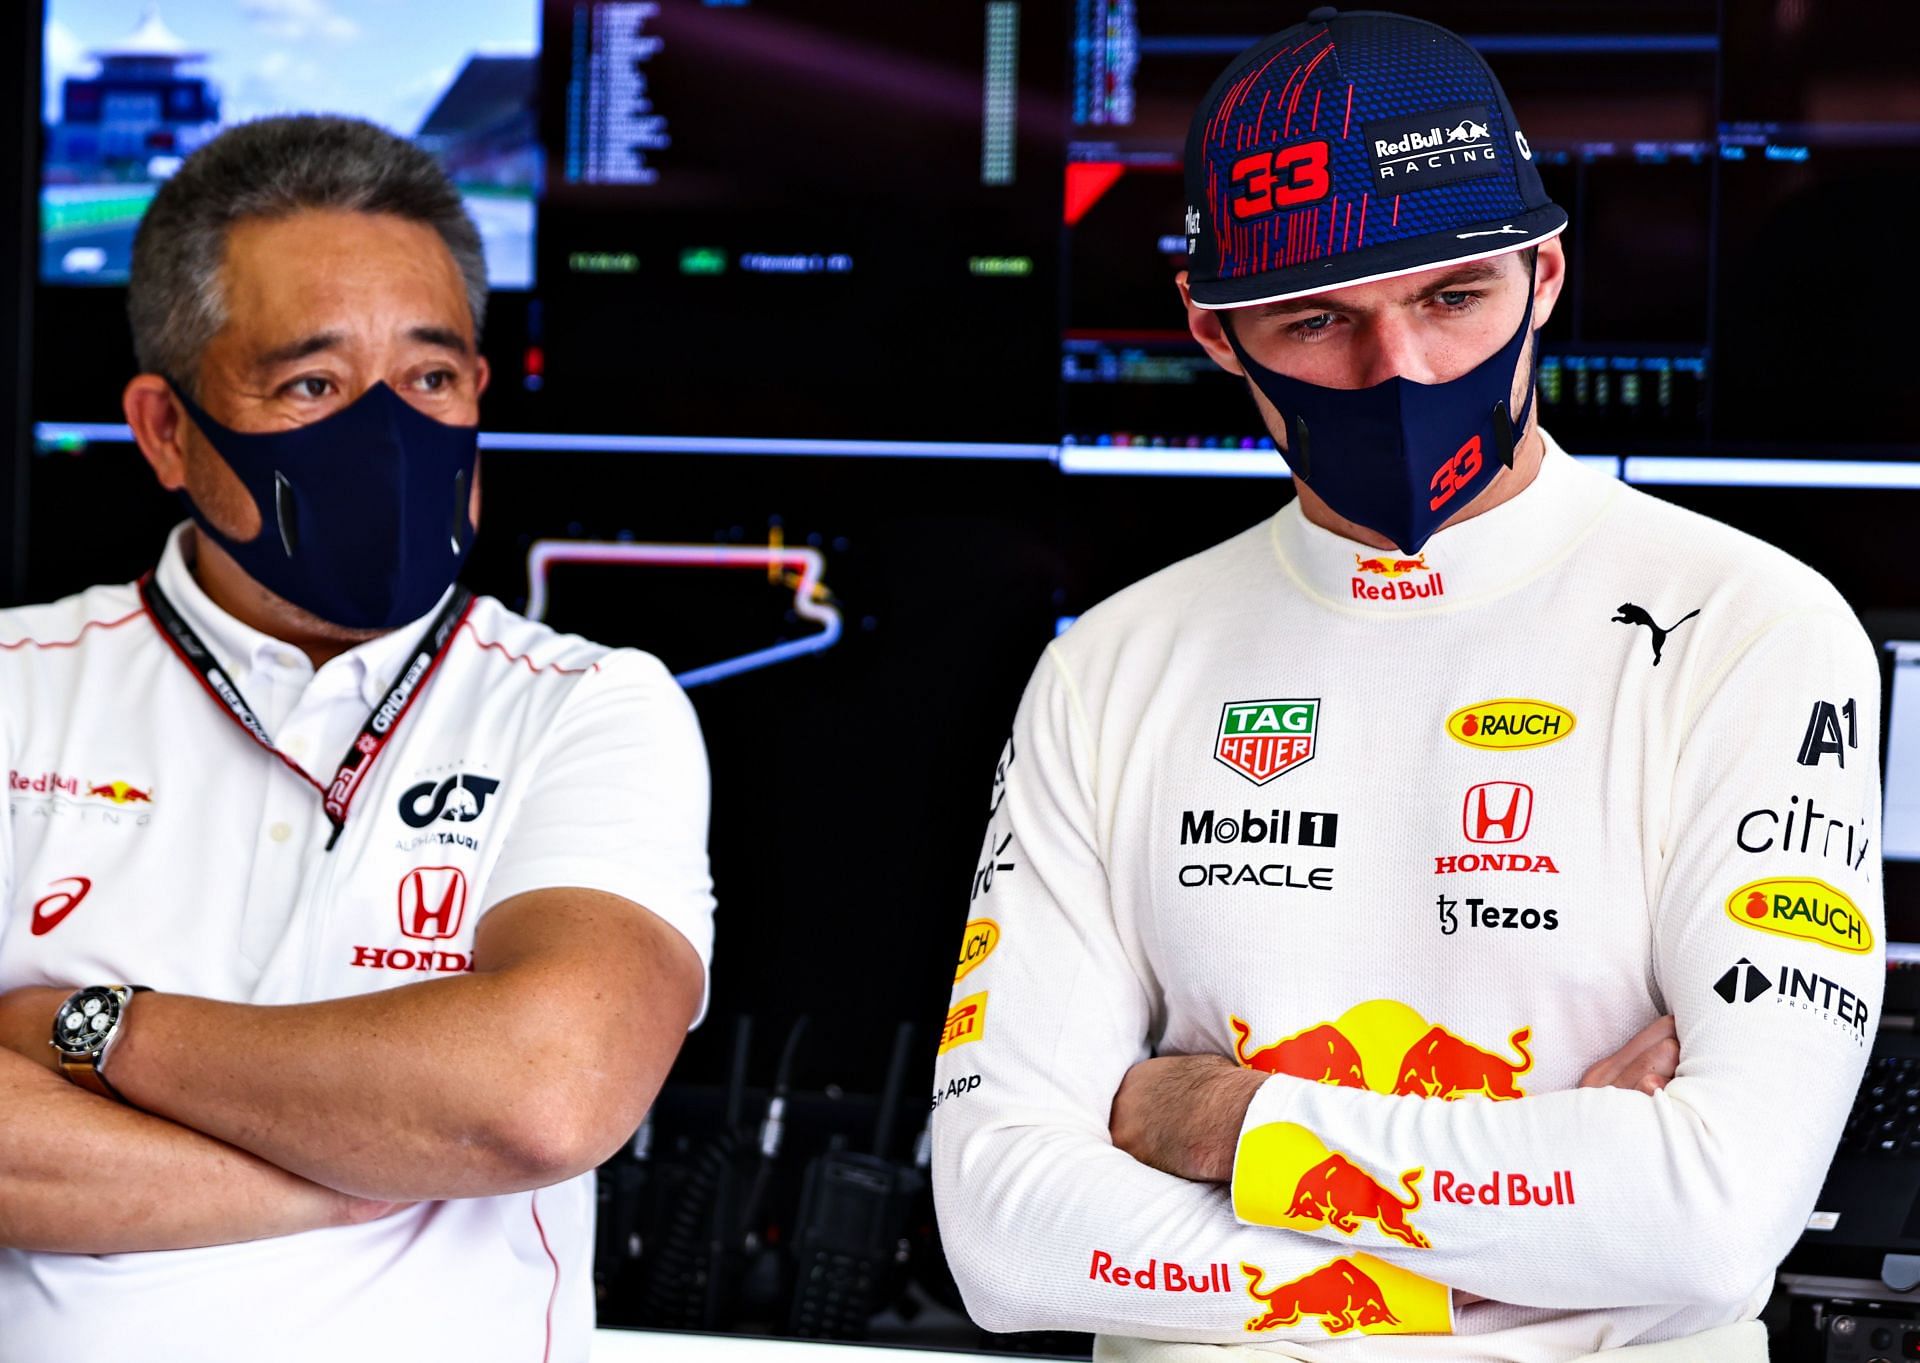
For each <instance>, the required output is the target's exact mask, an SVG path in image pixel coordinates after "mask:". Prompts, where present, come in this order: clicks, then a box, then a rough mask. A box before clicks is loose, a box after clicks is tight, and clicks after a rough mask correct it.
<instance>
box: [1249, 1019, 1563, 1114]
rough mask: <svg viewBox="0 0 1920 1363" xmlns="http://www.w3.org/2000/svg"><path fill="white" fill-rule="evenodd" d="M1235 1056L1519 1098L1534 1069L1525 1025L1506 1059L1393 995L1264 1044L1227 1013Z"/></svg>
mask: <svg viewBox="0 0 1920 1363" xmlns="http://www.w3.org/2000/svg"><path fill="white" fill-rule="evenodd" d="M1227 1025H1228V1026H1229V1027H1231V1028H1232V1029H1233V1038H1234V1040H1233V1054H1234V1058H1235V1059H1236V1060H1238V1061H1239V1062H1240V1063H1241V1064H1242V1065H1245V1066H1246V1067H1247V1068H1249V1069H1255V1070H1264V1071H1266V1072H1267V1073H1269V1074H1290V1075H1293V1076H1294V1077H1295V1078H1298V1079H1308V1080H1312V1081H1313V1082H1314V1083H1319V1084H1337V1085H1339V1086H1341V1087H1343V1088H1364V1089H1372V1090H1373V1091H1374V1092H1375V1093H1386V1094H1393V1095H1406V1094H1414V1095H1418V1096H1419V1097H1422V1098H1459V1097H1462V1096H1464V1095H1467V1094H1475V1093H1477V1094H1480V1095H1482V1096H1484V1097H1487V1098H1524V1097H1526V1096H1527V1093H1526V1090H1525V1089H1523V1088H1521V1087H1520V1084H1519V1082H1518V1081H1519V1079H1520V1076H1522V1075H1523V1074H1525V1073H1527V1071H1529V1070H1531V1069H1532V1068H1533V1054H1532V1052H1531V1051H1529V1050H1528V1049H1527V1043H1528V1041H1529V1040H1530V1039H1531V1037H1532V1035H1533V1029H1532V1028H1531V1027H1519V1028H1516V1029H1515V1030H1514V1031H1513V1032H1512V1033H1511V1034H1510V1035H1509V1036H1508V1037H1507V1046H1508V1048H1509V1049H1510V1050H1512V1052H1513V1053H1514V1054H1515V1055H1516V1056H1518V1057H1519V1058H1518V1059H1517V1060H1510V1059H1508V1058H1507V1057H1506V1056H1504V1055H1501V1054H1500V1053H1499V1052H1497V1051H1491V1050H1485V1049H1482V1048H1481V1047H1479V1046H1476V1045H1475V1044H1473V1043H1472V1042H1471V1041H1468V1040H1466V1039H1465V1038H1464V1037H1462V1036H1460V1035H1459V1034H1458V1033H1456V1032H1453V1031H1451V1030H1449V1029H1448V1028H1446V1027H1443V1026H1441V1025H1439V1024H1438V1023H1429V1022H1428V1021H1427V1020H1426V1019H1425V1018H1423V1017H1421V1016H1420V1014H1419V1013H1417V1012H1415V1011H1414V1010H1413V1009H1412V1008H1409V1007H1408V1006H1407V1005H1406V1004H1404V1003H1401V1002H1399V1001H1398V1000H1395V999H1371V1000H1369V1001H1368V1002H1366V1003H1358V1004H1355V1005H1354V1006H1353V1007H1351V1008H1349V1009H1348V1010H1347V1011H1346V1012H1345V1013H1342V1014H1341V1015H1340V1016H1339V1018H1337V1019H1335V1020H1334V1021H1332V1022H1321V1023H1317V1024H1315V1025H1314V1026H1312V1027H1308V1028H1306V1029H1305V1030H1304V1031H1300V1032H1296V1033H1295V1034H1294V1035H1292V1036H1289V1037H1283V1038H1282V1039H1280V1040H1279V1041H1276V1042H1274V1043H1273V1044H1272V1045H1269V1046H1262V1047H1260V1048H1258V1049H1250V1048H1249V1042H1251V1041H1252V1039H1253V1029H1252V1028H1251V1027H1250V1026H1249V1025H1248V1024H1247V1023H1246V1022H1244V1021H1243V1020H1241V1019H1240V1018H1238V1017H1229V1018H1228V1019H1227Z"/></svg>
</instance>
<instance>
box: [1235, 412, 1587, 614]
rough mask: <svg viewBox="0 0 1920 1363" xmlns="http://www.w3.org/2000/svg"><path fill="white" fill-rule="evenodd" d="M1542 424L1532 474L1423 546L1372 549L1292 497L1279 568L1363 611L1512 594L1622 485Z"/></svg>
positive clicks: (1559, 553)
mask: <svg viewBox="0 0 1920 1363" xmlns="http://www.w3.org/2000/svg"><path fill="white" fill-rule="evenodd" d="M1538 429H1539V430H1540V437H1541V440H1542V442H1543V443H1544V444H1545V446H1546V452H1545V454H1544V456H1543V457H1542V459H1541V461H1540V471H1539V473H1538V474H1537V475H1536V476H1535V477H1534V480H1533V482H1531V483H1529V484H1528V485H1527V486H1526V487H1525V488H1524V489H1522V490H1521V492H1520V493H1519V494H1518V495H1517V496H1515V497H1513V498H1511V499H1509V500H1507V501H1505V502H1502V503H1501V504H1500V505H1499V506H1496V507H1494V508H1493V509H1492V510H1491V511H1486V512H1482V513H1481V514H1480V515H1478V516H1475V517H1473V518H1472V519H1471V520H1466V521H1462V522H1460V523H1459V524H1458V525H1453V526H1449V527H1448V528H1446V529H1444V530H1442V531H1440V532H1439V533H1438V534H1436V535H1434V536H1433V537H1432V538H1431V539H1429V540H1428V541H1427V543H1426V544H1425V546H1423V548H1422V549H1421V552H1420V553H1418V554H1402V553H1400V552H1399V551H1398V550H1382V549H1375V548H1372V547H1371V546H1368V545H1365V544H1361V543H1359V542H1357V541H1355V540H1350V539H1348V538H1346V537H1345V536H1344V535H1339V534H1336V533H1334V532H1333V531H1331V530H1328V529H1326V528H1324V527H1322V526H1318V525H1315V524H1314V523H1313V522H1311V521H1309V520H1308V519H1307V518H1306V515H1305V513H1304V512H1302V510H1301V509H1300V502H1299V499H1298V498H1295V499H1294V500H1293V501H1292V502H1290V503H1288V504H1287V505H1286V506H1285V507H1283V508H1281V510H1280V512H1279V514H1278V515H1276V516H1275V517H1274V518H1273V521H1272V535H1273V547H1274V552H1275V554H1276V555H1277V556H1278V558H1279V560H1280V566H1281V567H1282V568H1283V569H1284V570H1285V571H1286V573H1287V575H1288V576H1289V577H1291V578H1292V579H1293V580H1294V581H1295V582H1296V583H1297V584H1298V585H1299V586H1300V587H1301V588H1302V589H1303V590H1305V591H1306V592H1307V593H1308V594H1309V595H1311V596H1314V597H1317V598H1319V599H1320V600H1322V601H1323V602H1325V603H1326V604H1328V605H1332V606H1336V607H1338V608H1341V609H1344V610H1349V611H1352V612H1355V613H1358V614H1364V615H1407V614H1415V615H1421V614H1428V613H1431V612H1434V611H1444V610H1449V609H1453V608H1456V607H1458V606H1461V605H1465V604H1469V603H1472V602H1474V601H1478V600H1484V599H1486V598H1489V597H1495V596H1502V595H1505V594H1506V593H1507V592H1509V591H1512V590H1514V589H1515V588H1516V587H1519V586H1521V585H1522V584H1524V583H1525V582H1527V581H1528V580H1530V579H1531V578H1533V577H1535V576H1536V575H1538V574H1539V573H1540V572H1542V571H1544V570H1545V569H1546V568H1547V567H1548V566H1550V565H1551V564H1553V563H1555V562H1557V561H1558V560H1559V559H1560V558H1561V557H1563V556H1564V555H1565V554H1567V553H1568V552H1570V551H1571V550H1572V548H1573V545H1574V543H1575V542H1576V541H1577V540H1579V539H1580V538H1581V537H1582V536H1583V535H1585V534H1586V533H1587V531H1588V530H1590V529H1591V528H1592V527H1593V526H1594V525H1595V524H1596V523H1597V522H1598V520H1599V518H1600V515H1601V513H1602V512H1603V511H1604V510H1605V509H1606V507H1607V506H1608V504H1610V503H1611V501H1612V499H1613V498H1614V497H1615V496H1616V495H1618V493H1619V491H1620V486H1621V485H1620V482H1619V480H1618V479H1617V478H1612V477H1609V476H1608V475H1606V474H1604V473H1600V472H1598V471H1596V470H1594V469H1591V468H1588V467H1585V466H1584V465H1582V463H1581V462H1580V461H1579V460H1578V459H1576V458H1575V457H1574V456H1573V455H1570V454H1568V453H1567V452H1566V451H1565V450H1564V449H1562V448H1561V447H1560V443H1559V442H1558V441H1556V440H1555V439H1554V438H1553V437H1552V436H1551V435H1549V434H1548V433H1547V431H1546V430H1545V428H1538Z"/></svg>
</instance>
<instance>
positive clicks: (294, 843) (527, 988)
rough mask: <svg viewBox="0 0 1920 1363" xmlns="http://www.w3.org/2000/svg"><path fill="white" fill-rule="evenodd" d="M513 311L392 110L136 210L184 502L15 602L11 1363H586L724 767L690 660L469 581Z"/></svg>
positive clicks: (8, 956)
mask: <svg viewBox="0 0 1920 1363" xmlns="http://www.w3.org/2000/svg"><path fill="white" fill-rule="evenodd" d="M485 301H486V269H485V263H484V261H483V260H482V258H481V251H480V241H479V236H478V234H477V233H476V231H475V230H474V227H473V225H472V223H471V222H470V221H469V220H468V218H467V216H466V213H465V210H464V209H463V207H462V205H461V201H460V197H459V195H458V193H457V192H456V191H455V189H454V188H453V186H452V185H451V184H450V183H449V182H448V180H447V178H446V176H445V175H444V174H443V173H442V172H441V170H440V169H439V167H438V166H437V165H436V164H435V163H434V161H433V160H432V158H431V157H429V156H428V155H427V154H426V153H424V152H422V151H420V150H419V149H417V148H415V147H413V146H412V145H410V144H409V143H407V142H405V141H403V140H401V139H399V138H396V137H394V136H392V135H390V134H387V133H385V132H382V131H380V130H378V129H376V128H373V127H371V126H369V125H367V124H363V123H356V122H350V121H347V120H343V119H331V118H287V119H270V120H263V121H261V122H256V123H250V124H245V125H242V126H240V127H237V128H234V129H232V130H230V131H228V132H226V133H224V134H223V135H222V136H220V137H219V138H217V139H215V140H214V141H213V142H211V143H210V144H208V145H207V146H206V147H204V148H202V149H201V150H200V151H198V152H196V153H195V154H194V155H193V156H191V157H189V158H188V159H187V161H186V162H185V164H184V165H183V166H182V167H181V169H180V171H179V172H178V174H176V175H175V177H174V178H173V179H172V180H170V181H169V182H168V183H167V184H166V185H165V186H163V187H162V189H161V190H160V192H159V194H158V195H157V196H156V197H155V199H154V201H153V205H152V207H151V208H150V209H149V211H148V213H147V216H146V219H145V221H144V222H143V223H142V225H141V228H140V232H139V235H138V237H137V239H136V241H135V245H134V256H133V268H132V282H131V287H130V291H129V311H130V314H131V317H132V322H133V331H134V339H135V344H136V348H137V350H138V352H139V357H140V363H141V368H142V370H143V371H144V372H142V373H141V374H140V375H139V376H138V377H136V378H135V379H133V381H132V382H131V383H129V384H128V386H127V390H126V397H125V406H126V413H127V419H128V422H129V423H130V425H131V426H132V428H133V432H134V436H135V438H136V439H137V440H138V442H139V445H140V450H141V453H142V454H143V455H145V456H146V458H147V461H148V462H149V463H150V464H151V465H152V466H153V470H154V473H155V475H156V476H157V477H158V478H159V479H160V482H161V483H162V484H163V485H164V486H166V487H168V488H171V489H175V490H179V491H180V492H181V493H182V495H183V497H184V499H185V502H186V507H187V510H188V511H189V512H190V513H191V515H192V520H191V522H189V523H186V524H183V525H181V526H180V527H179V528H177V529H176V530H175V531H174V533H173V534H172V536H171V537H170V538H169V539H168V541H167V544H166V549H165V552H164V553H163V554H162V555H161V556H160V561H159V565H158V567H157V568H156V569H155V570H154V571H153V573H152V574H151V575H150V576H148V577H146V578H144V579H142V580H141V581H140V582H139V583H137V584H128V585H125V586H103V587H97V588H94V589H93V590H91V591H88V592H84V593H82V594H81V595H79V596H76V597H72V598H70V599H68V600H65V601H60V602H56V603H53V604H51V605H45V606H35V607H31V608H28V609H22V610H14V611H7V612H4V613H0V753H4V760H5V763H6V765H7V766H8V768H9V769H10V778H9V796H10V802H9V803H10V808H9V817H7V818H6V819H3V820H0V890H4V899H0V988H5V989H8V990H10V991H11V992H9V993H7V994H6V995H5V996H4V997H0V1046H3V1047H5V1048H7V1049H4V1050H0V1360H4V1361H5V1363H28V1360H34V1361H36V1363H37V1360H41V1359H46V1358H52V1357H60V1356H67V1355H93V1354H108V1353H112V1354H117V1355H121V1356H129V1357H138V1358H141V1359H144V1360H151V1361H152V1363H241V1360H251V1359H257V1358H259V1357H261V1356H262V1354H263V1353H264V1354H267V1355H270V1356H272V1357H274V1358H277V1359H288V1360H302V1361H303V1363H306V1361H312V1363H319V1361H320V1360H326V1363H334V1361H335V1360H338V1359H341V1358H345V1357H352V1356H356V1355H358V1356H366V1355H368V1354H371V1355H372V1356H374V1357H379V1358H408V1357H410V1358H462V1359H466V1358H472V1359H481V1358H515V1359H543V1358H544V1359H551V1360H561V1359H567V1360H583V1359H585V1358H586V1356H587V1353H588V1349H589V1341H590V1335H591V1332H592V1327H593V1297H592V1283H591V1276H590V1270H591V1256H592V1243H593V1234H592V1231H593V1191H592V1174H591V1171H592V1169H593V1167H594V1166H595V1165H596V1164H597V1163H599V1162H600V1161H601V1160H603V1159H604V1158H606V1156H607V1155H608V1154H609V1153H611V1152H612V1151H613V1150H614V1149H615V1148H616V1147H617V1146H618V1145H619V1144H620V1143H621V1142H622V1141H623V1140H624V1139H625V1138H626V1137H627V1136H628V1135H629V1134H630V1133H631V1132H632V1131H633V1129H634V1127H635V1126H636V1125H637V1124H638V1123H639V1121H640V1118H641V1116H642V1115H643V1113H644V1112H645V1110H646V1108H647V1107H648V1105H649V1104H650V1103H651V1101H652V1099H653V1095H654V1094H655V1092H656V1091H657V1090H658V1088H659V1086H660V1083H661V1080H662V1078H663V1077H664V1075H665V1073H666V1070H667V1068H668V1066H669V1065H670V1064H671V1063H672V1060H673V1057H674V1055H675V1053H676V1052H677V1051H678V1049H679V1045H680V1040H681V1038H682V1036H683V1035H684V1034H685V1032H686V1029H687V1027H688V1026H689V1025H690V1024H691V1023H692V1022H693V1021H694V1019H695V1016H696V1013H697V1011H698V1010H699V1008H700V1006H701V997H702V991H703V989H704V987H705V960H706V957H707V953H708V948H709V944H710V942H711V911H712V906H713V901H712V897H711V894H710V886H711V882H710V880H709V878H708V873H707V859H706V850H705V844H706V817H707V813H706V811H707V769H706V760H705V754H704V752H703V751H702V747H701V742H700V735H699V732H698V728H697V726H696V724H695V721H694V717H693V712H692V709H691V707H690V706H689V705H688V704H687V701H686V698H685V697H684V696H683V695H682V694H681V692H680V691H679V689H678V688H677V687H676V686H675V685H674V683H673V680H672V678H671V677H670V676H669V675H668V674H667V673H666V671H665V669H664V668H662V667H661V665H660V664H659V663H658V662H657V661H656V660H654V659H653V658H651V657H648V656H646V655H644V654H639V653H634V652H630V651H612V650H608V649H605V648H601V647H599V646H597V645H594V644H591V643H589V642H587V641H586V640H583V639H579V638H575V637H572V636H567V635H558V634H555V633H554V632H553V631H551V630H549V629H546V628H544V627H542V626H540V625H536V624H533V623H531V622H529V621H526V620H524V619H521V618H520V617H518V616H515V615H513V614H511V613H510V612H508V611H507V610H505V609H504V608H503V607H502V606H501V605H500V604H499V603H498V602H496V601H493V600H490V599H484V598H482V599H475V598H474V597H473V596H472V594H471V593H469V592H467V591H466V590H465V589H464V588H461V587H459V586H457V585H456V584H455V581H454V579H455V576H456V574H457V573H458V572H459V569H460V566H461V564H462V562H463V560H464V558H465V555H466V552H467V550H468V548H469V547H470V545H471V543H472V540H473V535H474V527H475V522H476V521H477V518H478V515H479V509H480V494H479V480H478V468H477V463H476V449H477V422H478V419H479V398H480V394H481V392H482V390H483V389H484V388H485V386H486V381H487V366H486V362H485V360H484V359H482V358H481V357H480V354H479V351H478V348H477V344H476V342H477V338H478V334H479V329H480V324H481V321H482V312H483V309H484V305H485ZM343 754H344V756H343ZM138 987H145V989H146V991H147V992H136V990H137V988H138Z"/></svg>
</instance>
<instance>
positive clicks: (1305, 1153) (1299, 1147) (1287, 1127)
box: [1233, 1122, 1433, 1249]
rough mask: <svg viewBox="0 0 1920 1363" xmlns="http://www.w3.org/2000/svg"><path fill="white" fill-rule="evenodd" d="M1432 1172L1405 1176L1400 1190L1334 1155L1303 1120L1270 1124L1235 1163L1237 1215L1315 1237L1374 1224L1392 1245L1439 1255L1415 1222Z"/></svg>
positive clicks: (1243, 1146) (1245, 1141)
mask: <svg viewBox="0 0 1920 1363" xmlns="http://www.w3.org/2000/svg"><path fill="white" fill-rule="evenodd" d="M1424 1172H1425V1171H1424V1170H1420V1169H1408V1170H1405V1171H1404V1172H1402V1173H1401V1175H1400V1180H1399V1186H1398V1188H1396V1187H1395V1186H1394V1184H1393V1182H1392V1180H1391V1179H1390V1178H1389V1179H1385V1180H1383V1179H1379V1178H1375V1177H1374V1176H1373V1175H1372V1174H1371V1173H1369V1172H1368V1171H1367V1170H1366V1169H1365V1168H1363V1167H1362V1166H1361V1165H1360V1164H1359V1163H1358V1162H1357V1161H1356V1160H1354V1159H1353V1158H1352V1157H1350V1156H1349V1155H1347V1154H1346V1153H1345V1152H1343V1151H1339V1150H1331V1149H1329V1148H1328V1147H1327V1146H1325V1145H1323V1144H1321V1142H1320V1138H1319V1137H1317V1136H1315V1135H1314V1134H1313V1132H1311V1131H1309V1130H1308V1129H1307V1128H1306V1127H1304V1126H1301V1125H1299V1124H1298V1123H1296V1122H1267V1123H1264V1124H1262V1125H1260V1126H1256V1127H1254V1128H1253V1129H1251V1130H1250V1131H1248V1132H1247V1133H1246V1134H1245V1135H1243V1136H1242V1137H1241V1138H1240V1148H1239V1151H1238V1153H1237V1155H1236V1158H1235V1160H1234V1174H1233V1210H1234V1215H1235V1216H1237V1217H1239V1218H1240V1219H1241V1220H1242V1221H1246V1222H1249V1223H1251V1224H1253V1225H1257V1226H1281V1227H1284V1228H1285V1229H1287V1230H1300V1231H1315V1230H1319V1229H1321V1228H1322V1227H1328V1226H1330V1227H1332V1228H1333V1229H1334V1230H1337V1231H1339V1232H1340V1233H1341V1234H1342V1235H1346V1236H1352V1235H1356V1234H1358V1233H1359V1231H1360V1227H1361V1223H1362V1222H1367V1221H1370V1222H1372V1223H1373V1225H1374V1228H1375V1229H1376V1230H1377V1231H1378V1232H1379V1233H1380V1234H1381V1235H1382V1236H1384V1237H1385V1238H1386V1239H1389V1240H1395V1241H1398V1242H1399V1243H1400V1244H1403V1245H1405V1246H1407V1247H1408V1248H1409V1249H1431V1248H1433V1242H1432V1241H1430V1240H1428V1239H1427V1237H1426V1235H1425V1234H1424V1233H1423V1232H1422V1231H1420V1230H1419V1229H1418V1228H1417V1227H1416V1226H1415V1225H1414V1224H1413V1221H1412V1216H1413V1214H1414V1213H1415V1212H1417V1211H1419V1210H1420V1204H1421V1199H1420V1179H1421V1176H1422V1174H1423V1173H1424Z"/></svg>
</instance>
